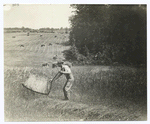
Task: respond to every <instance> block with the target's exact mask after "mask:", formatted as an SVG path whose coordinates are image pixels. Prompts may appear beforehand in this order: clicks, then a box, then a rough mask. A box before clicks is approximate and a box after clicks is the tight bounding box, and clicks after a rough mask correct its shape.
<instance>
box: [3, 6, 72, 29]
mask: <svg viewBox="0 0 150 124" xmlns="http://www.w3.org/2000/svg"><path fill="white" fill-rule="evenodd" d="M72 11H73V9H72V8H71V7H70V5H69V4H14V5H11V4H4V5H3V17H4V18H3V24H4V28H7V27H22V26H24V27H28V28H34V29H38V28H44V27H49V28H52V27H53V28H60V27H64V28H65V27H70V23H69V17H70V16H71V15H73V13H72Z"/></svg>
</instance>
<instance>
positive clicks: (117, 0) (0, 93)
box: [0, 0, 150, 124]
mask: <svg viewBox="0 0 150 124" xmlns="http://www.w3.org/2000/svg"><path fill="white" fill-rule="evenodd" d="M11 3H16V4H17V3H19V4H147V32H148V29H149V24H148V22H149V21H150V19H149V5H150V0H82V1H81V0H63V1H60V0H45V1H43V0H35V1H33V0H32V1H31V0H1V1H0V10H1V11H0V18H1V23H0V27H1V29H0V34H1V35H0V39H1V42H0V47H1V48H0V79H1V80H0V81H1V82H0V99H1V102H0V107H1V109H0V110H1V112H0V123H4V84H3V82H4V78H3V77H4V74H3V72H4V71H3V70H4V66H3V65H4V63H3V62H4V58H3V54H4V53H3V51H4V49H3V48H4V47H3V4H11ZM148 36H149V32H148V33H147V70H148V71H147V85H148V89H149V88H150V87H149V64H148V63H149V57H148V55H149V54H148V53H149V52H150V50H149V49H148V48H149V37H148ZM149 94H150V91H149V90H148V92H147V95H148V103H149ZM147 107H148V109H147V110H148V111H147V113H148V114H147V115H148V118H147V121H141V122H140V121H132V122H131V121H124V122H121V123H127V124H129V123H136V124H138V123H141V124H143V123H149V121H150V119H149V112H150V111H149V110H150V109H149V104H147ZM7 123H12V122H7ZM13 123H28V122H13ZM30 123H55V124H59V123H61V124H62V123H68V124H70V123H86V124H89V123H95V124H98V123H112V124H115V123H120V122H117V121H113V122H110V121H99V122H94V121H93V122H86V121H84V122H30Z"/></svg>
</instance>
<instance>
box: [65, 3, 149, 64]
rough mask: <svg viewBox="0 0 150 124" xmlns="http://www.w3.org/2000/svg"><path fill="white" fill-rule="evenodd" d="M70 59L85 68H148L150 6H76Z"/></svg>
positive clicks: (72, 22) (70, 38) (67, 53)
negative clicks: (149, 12)
mask: <svg viewBox="0 0 150 124" xmlns="http://www.w3.org/2000/svg"><path fill="white" fill-rule="evenodd" d="M71 7H72V8H74V9H75V11H74V13H75V14H74V15H73V16H71V17H70V22H71V29H70V37H69V43H70V45H71V46H72V47H71V48H70V50H69V51H65V52H64V53H65V56H66V59H69V60H73V61H76V62H78V63H84V64H93V63H94V64H112V63H115V62H117V63H120V64H132V65H133V64H134V65H140V64H146V45H147V38H146V37H147V36H146V34H147V28H146V27H147V22H146V12H147V8H146V5H91V4H73V5H71Z"/></svg>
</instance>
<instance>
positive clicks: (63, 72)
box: [60, 71, 71, 74]
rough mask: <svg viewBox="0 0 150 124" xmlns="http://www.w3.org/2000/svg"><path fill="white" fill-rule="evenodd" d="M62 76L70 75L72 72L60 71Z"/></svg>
mask: <svg viewBox="0 0 150 124" xmlns="http://www.w3.org/2000/svg"><path fill="white" fill-rule="evenodd" d="M60 73H62V74H70V73H71V72H65V71H60Z"/></svg>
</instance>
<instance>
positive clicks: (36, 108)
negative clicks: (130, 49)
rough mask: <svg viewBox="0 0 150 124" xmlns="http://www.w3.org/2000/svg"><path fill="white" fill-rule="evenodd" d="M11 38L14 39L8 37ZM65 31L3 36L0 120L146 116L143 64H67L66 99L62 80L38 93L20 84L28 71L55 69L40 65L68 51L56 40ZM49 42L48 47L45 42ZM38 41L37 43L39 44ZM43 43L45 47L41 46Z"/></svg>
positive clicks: (47, 73)
mask: <svg viewBox="0 0 150 124" xmlns="http://www.w3.org/2000/svg"><path fill="white" fill-rule="evenodd" d="M13 36H15V38H13ZM68 37H69V34H61V33H43V35H42V36H40V34H39V33H31V34H30V36H27V35H26V34H25V33H5V34H4V102H5V103H4V105H5V108H4V111H5V121H131V120H146V119H147V98H146V97H147V78H146V69H145V68H135V67H126V66H73V67H72V72H73V75H74V77H75V82H74V84H73V87H72V90H71V100H70V101H67V102H66V101H62V99H63V90H62V88H63V85H64V82H65V80H66V79H65V78H64V77H63V76H62V77H61V78H60V79H58V80H57V81H56V82H55V83H54V84H53V87H52V91H51V93H50V94H49V95H48V96H46V95H41V94H38V93H35V92H33V91H30V90H28V89H26V88H24V87H23V86H22V85H21V83H22V82H25V81H26V80H27V79H28V77H29V74H31V73H32V74H36V75H39V76H44V77H45V78H53V77H54V75H55V74H56V73H57V71H58V70H57V69H52V68H51V63H49V66H44V67H43V66H42V64H43V63H47V62H52V61H53V59H52V58H53V56H54V55H58V56H59V57H60V58H63V54H62V51H63V50H66V49H69V46H63V45H62V44H61V43H64V42H66V41H68ZM50 43H51V44H52V45H51V44H50ZM41 45H42V46H41ZM44 45H45V46H44Z"/></svg>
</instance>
